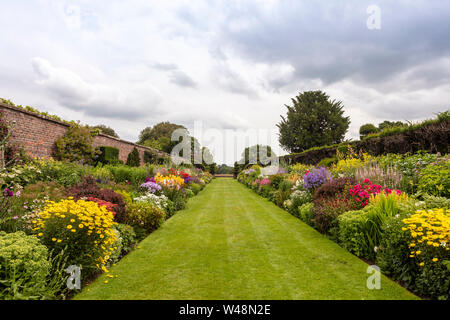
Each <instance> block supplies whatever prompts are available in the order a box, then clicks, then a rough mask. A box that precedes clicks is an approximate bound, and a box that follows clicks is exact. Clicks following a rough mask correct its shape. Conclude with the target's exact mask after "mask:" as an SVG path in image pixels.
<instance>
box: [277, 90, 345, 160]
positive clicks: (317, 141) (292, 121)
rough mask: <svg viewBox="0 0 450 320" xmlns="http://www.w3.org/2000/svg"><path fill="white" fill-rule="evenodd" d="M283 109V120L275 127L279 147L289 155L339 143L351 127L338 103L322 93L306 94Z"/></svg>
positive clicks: (306, 92) (340, 103) (312, 92)
mask: <svg viewBox="0 0 450 320" xmlns="http://www.w3.org/2000/svg"><path fill="white" fill-rule="evenodd" d="M292 103H293V105H292V106H288V105H286V107H287V109H288V111H287V116H286V118H285V117H283V116H281V122H280V123H279V124H277V127H278V129H279V142H280V146H281V147H283V148H284V149H285V150H287V151H289V152H301V151H304V150H307V149H309V148H312V147H319V146H322V145H330V144H335V143H340V142H341V141H342V140H343V139H344V136H345V133H346V132H347V130H348V127H349V125H350V118H349V117H344V116H343V113H344V111H343V105H342V102H341V101H336V100H330V99H329V96H328V95H327V94H326V93H324V92H322V91H305V92H303V93H301V94H300V95H298V96H297V97H295V98H294V99H292Z"/></svg>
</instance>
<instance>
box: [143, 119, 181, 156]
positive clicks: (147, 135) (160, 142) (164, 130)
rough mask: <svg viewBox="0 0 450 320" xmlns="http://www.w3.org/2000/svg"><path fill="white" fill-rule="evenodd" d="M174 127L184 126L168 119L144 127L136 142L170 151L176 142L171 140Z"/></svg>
mask: <svg viewBox="0 0 450 320" xmlns="http://www.w3.org/2000/svg"><path fill="white" fill-rule="evenodd" d="M176 129H186V128H185V127H184V126H182V125H179V124H175V123H170V122H168V121H165V122H160V123H158V124H155V125H154V126H153V127H146V128H145V129H143V130H142V131H141V133H140V134H139V140H138V141H137V143H138V144H142V145H145V146H148V147H152V148H155V149H158V150H161V151H164V152H167V153H170V152H171V151H172V149H173V147H174V146H175V145H176V144H177V143H178V142H177V141H171V137H172V133H173V132H174V131H175V130H176Z"/></svg>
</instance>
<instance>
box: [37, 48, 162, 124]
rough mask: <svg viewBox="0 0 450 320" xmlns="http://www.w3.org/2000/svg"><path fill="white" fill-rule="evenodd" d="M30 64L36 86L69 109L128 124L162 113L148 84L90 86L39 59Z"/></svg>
mask: <svg viewBox="0 0 450 320" xmlns="http://www.w3.org/2000/svg"><path fill="white" fill-rule="evenodd" d="M31 63H32V66H33V69H34V71H35V73H36V75H37V76H38V80H37V81H36V83H37V84H38V85H39V86H41V87H42V88H43V89H45V90H47V91H48V92H49V93H50V94H51V95H52V96H53V97H55V99H56V101H57V102H58V103H60V104H61V105H62V106H64V107H67V108H69V109H74V110H79V111H82V112H85V113H86V114H88V115H91V116H104V115H105V113H106V114H107V115H108V117H111V118H127V119H130V120H132V119H137V118H140V117H142V116H146V115H148V114H149V113H152V112H162V110H161V109H159V108H158V105H159V104H160V102H161V100H162V97H161V95H160V94H159V93H158V91H157V90H156V89H155V88H154V87H153V86H152V85H151V84H150V83H146V82H142V83H141V82H138V83H107V82H104V83H90V82H88V81H86V80H84V79H82V78H81V77H80V76H79V75H78V74H76V73H75V72H72V71H70V70H67V69H64V68H56V67H54V66H53V65H52V64H51V63H50V62H49V61H47V60H45V59H43V58H39V57H36V58H33V59H32V61H31Z"/></svg>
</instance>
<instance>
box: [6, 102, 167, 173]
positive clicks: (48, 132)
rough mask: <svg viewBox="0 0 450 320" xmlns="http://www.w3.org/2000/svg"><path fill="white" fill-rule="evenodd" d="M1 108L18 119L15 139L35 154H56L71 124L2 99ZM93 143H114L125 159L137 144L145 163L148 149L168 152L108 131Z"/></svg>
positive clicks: (120, 157) (35, 155)
mask: <svg viewBox="0 0 450 320" xmlns="http://www.w3.org/2000/svg"><path fill="white" fill-rule="evenodd" d="M0 110H1V111H3V113H4V116H5V118H6V119H7V120H8V121H9V122H13V121H14V122H15V127H14V133H13V136H12V137H11V141H12V142H15V143H17V144H19V145H22V146H23V147H24V148H25V150H26V152H27V153H28V154H29V155H31V156H33V157H44V158H50V157H52V155H53V148H54V145H55V142H56V140H58V138H59V137H61V136H63V135H64V134H65V133H66V131H67V128H68V125H67V124H66V123H64V122H60V121H57V120H53V119H47V118H45V117H44V116H41V115H38V114H35V113H32V112H29V111H26V110H22V109H20V108H16V107H12V106H9V105H7V104H4V103H1V102H0ZM93 145H94V147H99V146H111V147H115V148H117V149H119V159H120V160H122V161H123V162H124V163H125V162H126V161H127V157H128V154H129V153H130V152H131V151H132V150H133V148H134V147H136V148H137V149H138V150H139V155H140V157H141V164H143V163H144V151H145V150H151V151H154V152H156V153H158V154H159V155H160V156H162V157H166V156H168V155H167V154H166V153H164V152H161V151H159V150H155V149H152V148H148V147H144V146H140V145H137V144H134V143H132V142H129V141H125V140H122V139H117V138H114V137H111V136H108V135H105V134H100V135H98V136H96V137H95V138H94V143H93Z"/></svg>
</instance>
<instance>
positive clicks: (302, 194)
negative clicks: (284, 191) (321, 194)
mask: <svg viewBox="0 0 450 320" xmlns="http://www.w3.org/2000/svg"><path fill="white" fill-rule="evenodd" d="M311 200H312V197H311V194H310V193H309V192H307V191H304V190H296V191H294V192H292V193H291V195H290V196H289V199H288V200H286V201H285V203H284V204H283V205H284V207H285V208H286V209H287V211H288V212H289V213H290V214H293V215H295V216H297V215H298V207H300V206H302V205H303V204H305V203H308V202H310V201H311Z"/></svg>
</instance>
